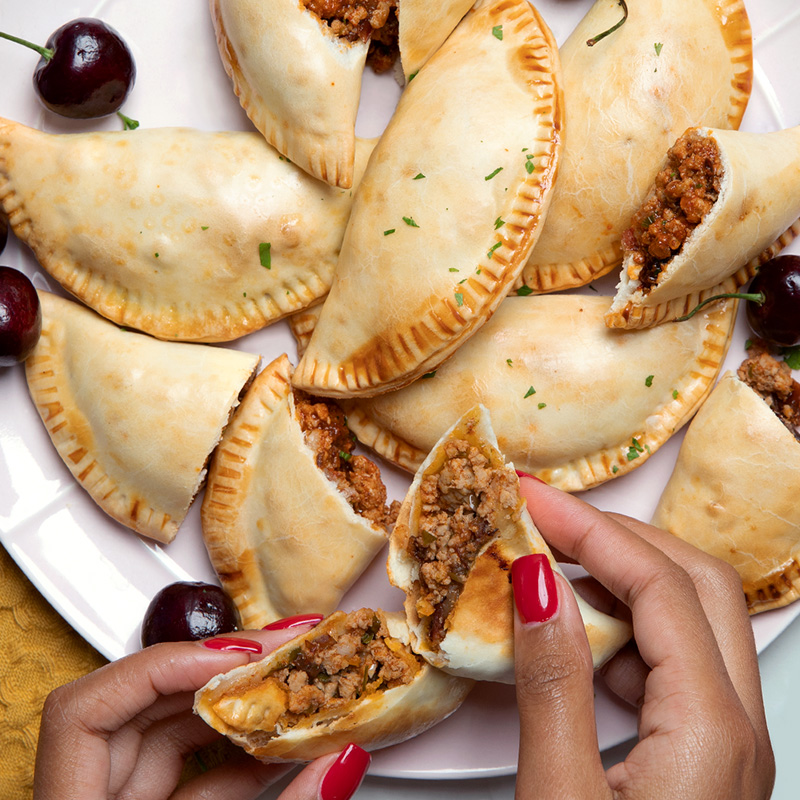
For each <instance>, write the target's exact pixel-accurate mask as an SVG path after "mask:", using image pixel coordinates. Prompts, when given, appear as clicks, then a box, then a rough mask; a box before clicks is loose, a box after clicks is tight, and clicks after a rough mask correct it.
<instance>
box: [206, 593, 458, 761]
mask: <svg viewBox="0 0 800 800" xmlns="http://www.w3.org/2000/svg"><path fill="white" fill-rule="evenodd" d="M408 643H409V636H408V627H407V626H406V624H405V622H404V621H403V619H402V616H401V615H399V614H388V613H384V612H383V611H380V610H376V611H373V610H371V609H368V608H362V609H359V610H358V611H353V612H351V613H349V614H345V613H344V612H342V611H337V612H336V613H334V614H332V615H331V616H330V617H328V618H327V619H325V620H323V621H322V622H321V623H320V624H319V625H317V626H316V627H315V628H314V629H313V630H311V631H309V632H308V633H305V634H302V635H301V636H298V637H296V638H295V639H292V641H290V642H287V643H286V644H285V645H283V646H282V647H279V648H278V649H277V650H275V651H274V652H272V653H270V654H269V655H268V656H267V657H266V658H264V659H262V660H260V661H253V662H251V663H250V664H247V665H245V666H243V667H238V668H236V669H233V670H231V671H230V672H227V673H225V674H223V675H217V676H216V677H215V678H212V679H211V680H210V681H209V682H208V683H207V684H206V685H205V686H204V687H203V688H202V689H200V690H199V691H198V692H197V693H196V695H195V703H194V710H195V713H197V714H199V715H200V716H201V717H202V718H203V719H204V720H205V721H206V722H207V723H208V724H209V725H211V727H212V728H214V729H215V730H217V731H219V732H220V733H224V734H225V735H226V736H227V737H228V738H229V739H230V740H231V741H233V742H235V743H236V744H238V745H240V746H241V747H243V748H244V749H245V750H246V751H247V752H248V753H250V754H251V755H253V756H255V757H256V758H257V759H259V760H260V761H264V762H275V761H311V760H312V759H314V758H317V757H318V756H322V755H325V754H326V753H332V752H334V751H336V750H341V749H342V748H344V747H345V746H346V745H348V744H351V743H353V744H357V745H359V746H360V747H362V748H364V749H365V750H377V749H378V748H380V747H388V746H389V745H392V744H397V743H399V742H402V741H405V740H406V739H410V738H411V737H412V736H416V735H418V734H420V733H422V732H423V731H425V730H427V729H428V728H430V727H432V726H433V725H435V724H436V723H437V722H441V721H442V720H443V719H445V718H446V717H448V716H449V715H450V714H452V713H453V711H455V710H456V709H457V708H458V707H459V706H460V705H461V703H462V702H463V700H464V698H465V697H466V696H467V694H468V693H469V691H470V689H471V688H472V686H473V685H474V682H473V681H471V680H468V679H466V678H457V677H454V676H453V675H448V674H446V673H444V672H442V671H441V670H438V669H434V668H433V667H431V666H430V664H428V663H427V662H426V661H424V660H423V659H422V658H420V657H419V656H417V655H415V654H414V653H413V652H411V650H410V649H409V647H408Z"/></svg>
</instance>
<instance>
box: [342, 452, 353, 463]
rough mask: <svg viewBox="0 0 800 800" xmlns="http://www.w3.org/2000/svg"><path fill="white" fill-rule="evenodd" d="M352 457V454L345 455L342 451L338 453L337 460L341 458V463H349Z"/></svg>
mask: <svg viewBox="0 0 800 800" xmlns="http://www.w3.org/2000/svg"><path fill="white" fill-rule="evenodd" d="M352 457H353V455H352V453H347V452H345V451H344V450H340V451H339V458H341V459H342V461H349V460H350V459H351V458H352Z"/></svg>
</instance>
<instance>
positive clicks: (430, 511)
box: [387, 405, 631, 683]
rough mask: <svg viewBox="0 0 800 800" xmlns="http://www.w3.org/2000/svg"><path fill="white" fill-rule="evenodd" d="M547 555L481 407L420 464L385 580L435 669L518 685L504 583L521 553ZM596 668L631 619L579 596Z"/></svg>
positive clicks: (414, 642)
mask: <svg viewBox="0 0 800 800" xmlns="http://www.w3.org/2000/svg"><path fill="white" fill-rule="evenodd" d="M531 553H544V554H545V555H547V557H548V559H549V560H550V562H551V564H552V565H553V568H554V569H555V570H557V571H560V569H559V567H558V565H557V564H556V562H555V559H554V558H553V555H552V553H551V552H550V548H549V547H548V546H547V543H546V542H545V541H544V539H543V538H542V536H541V534H540V533H539V531H538V530H537V529H536V526H535V525H534V524H533V521H532V520H531V518H530V515H529V514H528V512H527V509H526V508H525V501H524V499H523V498H522V496H521V495H520V491H519V478H518V477H517V475H516V472H515V471H514V465H513V464H510V463H509V464H506V462H505V459H504V457H503V455H502V453H501V452H500V451H499V450H498V448H497V440H496V439H495V436H494V431H493V430H492V424H491V419H490V417H489V413H488V411H487V410H486V408H485V407H484V406H480V405H478V406H475V407H474V408H472V409H471V410H469V411H468V412H467V413H466V414H465V415H464V416H463V417H462V418H461V419H459V420H458V421H457V422H456V423H455V425H453V426H452V427H451V428H450V429H449V430H448V431H447V432H446V433H445V434H444V436H443V437H442V438H441V439H440V440H439V442H437V444H436V446H435V447H434V448H433V449H432V450H431V452H430V454H429V455H428V457H427V458H426V459H425V461H424V462H423V463H422V465H421V466H420V468H419V470H417V474H416V475H415V477H414V481H413V482H412V484H411V488H410V489H409V491H408V494H407V495H406V498H405V500H404V501H403V505H402V507H401V509H400V515H399V517H398V519H397V524H396V525H395V528H394V531H393V533H392V535H391V537H390V540H389V557H388V560H387V570H388V574H389V580H390V581H391V583H392V584H393V585H394V586H397V587H399V588H400V589H402V590H403V592H405V594H406V600H405V612H406V621H407V622H408V626H409V629H410V631H411V646H412V648H413V650H414V651H415V652H417V653H419V654H420V655H421V656H423V657H424V658H425V659H426V660H427V661H429V662H430V663H431V664H432V665H433V666H435V667H439V668H441V669H444V670H446V671H447V672H450V673H452V674H454V675H461V676H463V677H468V678H475V679H476V680H489V681H500V682H503V683H513V682H514V608H513V599H512V592H511V583H510V580H509V577H510V574H511V565H512V564H513V563H514V561H515V560H516V559H517V558H519V557H520V556H524V555H529V554H531ZM575 597H576V600H577V602H578V606H579V608H580V611H581V615H582V617H583V620H584V623H585V628H586V635H587V637H588V640H589V645H590V647H591V650H592V659H593V663H594V666H595V668H597V667H600V666H601V665H602V664H604V663H605V662H606V661H608V659H610V658H611V657H612V656H613V655H614V653H616V652H617V650H619V648H620V647H622V646H623V645H624V644H625V642H627V641H628V639H629V638H630V636H631V627H630V625H629V624H628V623H626V622H623V621H621V620H618V619H615V618H613V617H610V616H608V615H607V614H603V613H601V612H599V611H597V610H596V609H595V608H593V607H592V606H590V605H589V604H588V603H586V602H585V601H584V600H583V599H582V598H581V597H580V596H579V595H577V594H576V595H575Z"/></svg>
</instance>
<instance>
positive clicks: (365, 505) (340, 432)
mask: <svg viewBox="0 0 800 800" xmlns="http://www.w3.org/2000/svg"><path fill="white" fill-rule="evenodd" d="M294 403H295V411H296V414H297V420H298V422H299V423H300V427H301V428H302V430H303V434H304V436H305V441H306V444H307V445H308V446H309V447H310V448H311V449H312V450H313V451H314V455H315V460H316V463H317V466H318V467H319V468H320V469H321V470H322V472H323V473H324V474H325V477H326V478H327V479H328V480H329V481H332V482H333V483H334V484H336V488H337V489H338V491H339V492H340V493H341V494H342V495H343V496H344V498H345V499H346V500H347V502H348V503H350V505H351V506H352V508H353V510H354V511H355V512H356V513H357V514H360V515H361V516H362V517H364V518H365V519H368V520H370V522H374V523H375V524H376V525H380V526H381V527H383V528H385V529H386V530H390V529H391V528H392V526H393V525H394V522H395V520H396V519H397V513H398V511H399V510H400V503H399V502H398V501H397V500H393V501H392V503H391V504H390V505H388V506H387V505H386V487H385V486H384V485H383V481H382V480H381V473H380V470H379V469H378V467H377V465H376V464H374V463H373V462H372V461H370V460H369V459H368V458H366V457H365V456H359V455H355V454H354V452H353V451H354V449H355V436H354V435H353V433H352V432H351V431H350V430H349V428H348V427H347V421H346V419H345V416H344V412H343V411H342V410H341V408H339V406H338V405H336V403H334V402H332V401H330V400H325V399H322V398H318V397H311V396H310V395H308V394H306V393H305V392H301V391H297V390H296V391H295V392H294Z"/></svg>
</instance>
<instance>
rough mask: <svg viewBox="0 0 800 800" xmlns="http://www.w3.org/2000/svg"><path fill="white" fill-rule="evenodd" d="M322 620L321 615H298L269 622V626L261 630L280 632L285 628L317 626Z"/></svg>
mask: <svg viewBox="0 0 800 800" xmlns="http://www.w3.org/2000/svg"><path fill="white" fill-rule="evenodd" d="M322 620H323V616H322V614H298V615H297V616H296V617H284V618H283V619H276V620H275V622H270V623H269V625H265V626H264V627H263V628H262V629H261V630H263V631H282V630H285V629H286V628H299V627H301V626H302V625H317V624H318V623H320V622H322Z"/></svg>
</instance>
